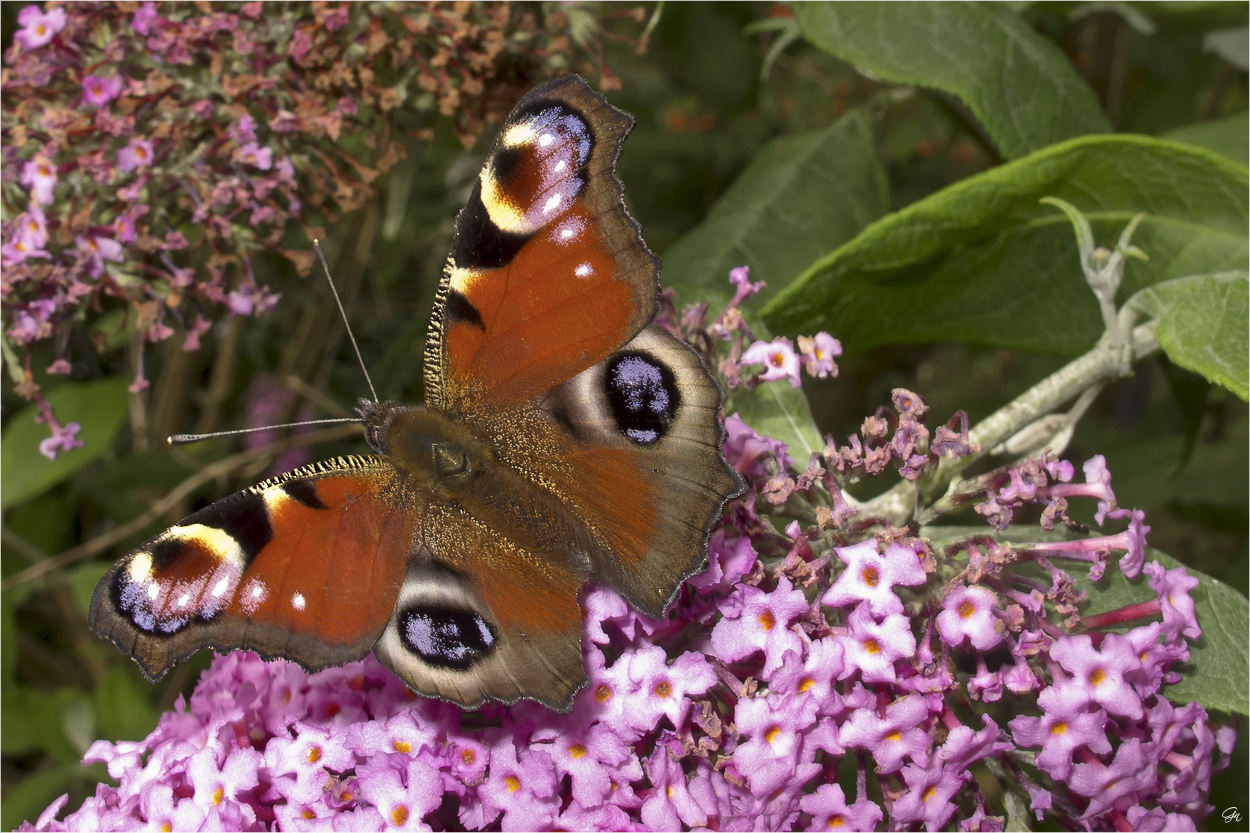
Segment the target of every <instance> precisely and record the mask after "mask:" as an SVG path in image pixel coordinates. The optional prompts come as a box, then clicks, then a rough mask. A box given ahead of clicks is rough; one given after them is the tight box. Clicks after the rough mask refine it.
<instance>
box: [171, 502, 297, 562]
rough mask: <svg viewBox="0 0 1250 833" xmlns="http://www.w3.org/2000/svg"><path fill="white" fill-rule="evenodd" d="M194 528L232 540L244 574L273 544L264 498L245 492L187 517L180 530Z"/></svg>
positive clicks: (271, 529) (271, 526)
mask: <svg viewBox="0 0 1250 833" xmlns="http://www.w3.org/2000/svg"><path fill="white" fill-rule="evenodd" d="M292 497H295V496H294V495H292ZM296 499H297V500H298V498H296ZM192 524H203V525H204V526H211V527H213V528H214V529H220V530H221V531H222V532H224V533H226V534H227V535H229V536H230V537H231V538H233V539H234V540H235V541H236V542H237V543H238V545H239V549H241V550H242V551H243V558H244V560H245V563H244V565H243V567H244V569H245V570H246V569H247V567H248V565H250V564H251V563H252V559H254V558H255V557H256V556H257V554H258V553H260V551H261V550H263V549H264V548H265V547H266V546H268V544H269V542H270V541H272V540H273V525H272V524H270V523H269V510H268V509H267V508H266V507H265V498H264V497H262V496H261V495H259V494H254V493H252V492H243V493H242V494H239V495H235V496H234V497H232V498H227V499H226V500H222V501H218V502H217V503H214V504H213V505H212V506H209V507H208V508H206V509H201V510H200V511H199V512H196V513H195V514H193V515H190V516H188V517H187V519H186V520H184V521H183V522H182V523H180V524H179V526H191V525H192Z"/></svg>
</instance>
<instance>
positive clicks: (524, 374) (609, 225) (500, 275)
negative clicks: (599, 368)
mask: <svg viewBox="0 0 1250 833" xmlns="http://www.w3.org/2000/svg"><path fill="white" fill-rule="evenodd" d="M632 126H633V118H632V117H631V116H630V115H628V114H627V113H624V112H621V111H620V110H617V109H616V108H614V107H612V106H611V105H609V104H608V103H607V102H606V101H604V99H603V98H602V97H600V96H599V95H597V94H596V93H594V92H593V91H592V90H591V89H590V88H589V87H588V86H587V85H586V82H585V81H583V80H582V79H581V78H578V77H577V76H574V75H568V76H564V77H562V78H559V79H556V80H555V81H552V82H550V83H548V84H545V85H543V86H542V87H539V88H538V89H536V90H534V91H532V92H530V93H529V94H528V95H526V96H525V97H524V98H523V99H521V101H520V102H519V103H518V104H517V106H516V108H515V109H514V110H513V111H512V113H511V115H509V117H508V120H507V122H506V123H505V124H504V126H503V129H502V130H501V131H500V133H499V137H498V138H497V139H496V141H495V144H494V146H493V147H492V149H491V153H490V156H489V157H488V159H487V162H486V166H485V167H484V168H483V169H482V172H481V174H480V176H479V177H478V181H477V183H476V184H475V185H474V188H473V191H472V194H471V195H470V197H469V202H468V205H467V206H466V207H465V209H464V210H463V211H461V212H460V216H459V217H458V218H457V220H456V236H455V240H454V242H453V244H452V251H451V254H450V256H449V257H448V262H447V267H446V269H445V270H444V274H443V279H442V283H441V284H440V286H439V291H438V296H437V299H436V301H435V307H434V312H433V315H432V317H431V321H430V335H429V339H428V341H427V344H426V353H425V362H426V365H425V384H426V402H427V404H429V405H430V406H431V407H437V408H442V409H444V410H450V411H455V412H464V411H466V410H469V409H470V408H473V407H477V406H486V407H491V408H495V409H506V408H508V407H510V406H511V405H514V404H517V403H520V402H524V401H527V400H529V399H532V398H533V397H535V396H537V395H539V394H541V393H543V392H545V391H547V390H549V389H550V388H552V387H554V386H555V385H557V384H559V383H561V382H563V381H565V380H566V379H569V378H571V377H573V376H575V375H577V374H578V373H580V372H581V371H583V370H585V369H586V368H587V367H590V366H591V365H594V364H596V363H598V362H599V361H601V360H602V359H603V358H604V357H605V356H607V355H608V354H609V353H611V352H612V351H614V350H616V349H617V348H619V347H620V346H621V345H622V344H624V343H625V342H627V341H628V340H629V339H630V338H632V337H633V336H634V335H635V334H636V333H637V332H638V331H639V330H641V329H642V328H643V327H644V326H645V325H646V324H647V322H648V321H650V320H651V317H652V315H653V314H654V313H655V305H656V294H657V291H658V286H657V283H656V276H657V274H658V271H659V263H658V261H657V260H656V258H655V256H654V255H652V254H651V252H650V251H649V250H648V249H647V247H646V245H645V244H644V243H643V241H642V237H641V235H640V234H639V231H638V226H637V224H636V223H635V222H634V221H633V219H631V218H630V217H629V215H628V214H627V213H626V211H625V206H624V203H623V202H622V200H621V185H620V183H619V182H618V181H617V179H616V177H615V175H614V174H613V169H614V167H615V164H616V158H617V156H618V155H619V154H620V149H621V143H622V141H624V139H625V136H626V134H627V133H628V132H629V130H630V128H631V127H632Z"/></svg>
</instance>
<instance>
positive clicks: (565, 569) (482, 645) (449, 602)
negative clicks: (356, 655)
mask: <svg viewBox="0 0 1250 833" xmlns="http://www.w3.org/2000/svg"><path fill="white" fill-rule="evenodd" d="M426 518H427V524H426V529H427V533H426V542H425V543H426V549H425V550H424V551H423V552H420V553H417V554H416V555H415V556H414V557H413V558H412V559H410V560H409V565H408V572H407V574H406V576H405V579H404V584H403V587H402V588H401V590H400V594H399V600H398V602H397V603H396V605H395V610H394V613H393V614H392V616H391V622H390V625H389V627H388V628H387V630H386V632H385V633H384V634H383V636H382V638H381V639H380V640H379V641H378V644H377V647H376V648H375V649H374V650H375V652H376V653H377V656H378V659H380V660H381V661H382V662H383V663H385V664H386V665H388V666H389V667H390V668H391V669H392V670H394V671H395V672H396V673H397V674H399V675H400V677H402V678H403V679H404V681H405V682H407V683H408V685H409V687H411V688H413V689H414V690H416V691H418V692H420V693H421V694H425V695H427V696H433V697H441V698H443V699H446V700H452V701H454V702H456V703H459V704H461V705H462V706H465V707H466V708H473V707H476V706H477V705H479V704H480V703H482V702H483V701H484V700H502V701H504V702H508V703H511V702H513V701H515V700H517V699H519V698H521V697H528V698H531V699H535V700H538V701H540V702H542V703H544V704H545V705H547V706H549V707H551V708H554V709H557V710H561V711H563V710H567V709H568V708H569V706H570V705H571V702H572V696H573V693H574V692H575V691H576V690H577V689H578V688H580V687H581V686H582V685H584V684H585V681H586V674H585V672H584V671H583V670H582V652H581V635H582V617H581V610H580V608H579V606H578V590H579V589H580V588H581V586H582V584H584V583H585V581H586V579H587V578H588V577H589V564H588V563H587V562H586V561H585V560H584V559H581V560H578V559H577V558H569V557H567V556H566V555H565V554H564V553H562V552H559V551H551V550H548V551H542V550H541V549H540V547H538V546H536V545H535V537H534V536H533V535H529V534H526V531H525V530H524V529H523V528H521V529H518V528H516V527H513V528H508V527H507V526H504V525H500V524H498V523H493V524H488V523H485V522H483V521H481V520H480V519H479V518H477V517H475V516H474V515H471V514H469V513H468V512H466V511H464V510H463V509H460V508H458V507H455V506H451V505H447V504H442V503H436V504H434V505H432V506H431V507H430V508H429V512H428V514H427V515H426Z"/></svg>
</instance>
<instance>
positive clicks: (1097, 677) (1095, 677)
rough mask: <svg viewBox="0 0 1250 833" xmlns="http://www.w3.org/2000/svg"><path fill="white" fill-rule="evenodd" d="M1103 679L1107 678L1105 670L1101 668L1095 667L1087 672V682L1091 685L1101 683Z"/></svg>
mask: <svg viewBox="0 0 1250 833" xmlns="http://www.w3.org/2000/svg"><path fill="white" fill-rule="evenodd" d="M1105 679H1107V672H1105V671H1103V670H1102V669H1101V668H1095V669H1094V670H1093V671H1091V672H1089V682H1090V684H1091V685H1094V686H1099V685H1102V681H1103V680H1105Z"/></svg>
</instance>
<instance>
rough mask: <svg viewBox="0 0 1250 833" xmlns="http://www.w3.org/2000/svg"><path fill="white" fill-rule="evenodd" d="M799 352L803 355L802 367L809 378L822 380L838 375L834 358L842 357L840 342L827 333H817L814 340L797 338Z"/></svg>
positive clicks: (803, 337) (806, 337)
mask: <svg viewBox="0 0 1250 833" xmlns="http://www.w3.org/2000/svg"><path fill="white" fill-rule="evenodd" d="M799 352H800V353H802V354H803V356H802V361H803V366H804V367H806V368H807V374H808V375H809V376H815V377H816V378H818V379H824V378H827V377H829V376H837V375H838V366H837V364H835V363H834V361H833V360H834V358H835V357H837V356H841V355H842V342H840V341H838V340H837V339H836V338H834V337H833V336H831V335H829V334H828V333H817V334H816V337H815V338H810V337H808V336H799Z"/></svg>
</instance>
